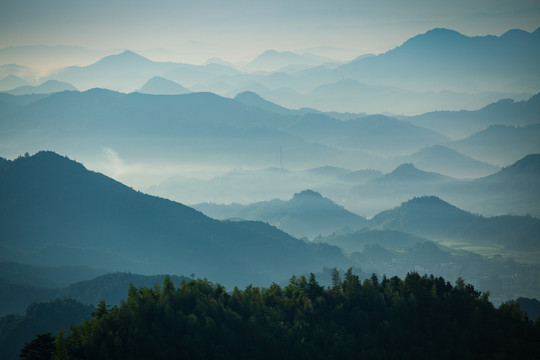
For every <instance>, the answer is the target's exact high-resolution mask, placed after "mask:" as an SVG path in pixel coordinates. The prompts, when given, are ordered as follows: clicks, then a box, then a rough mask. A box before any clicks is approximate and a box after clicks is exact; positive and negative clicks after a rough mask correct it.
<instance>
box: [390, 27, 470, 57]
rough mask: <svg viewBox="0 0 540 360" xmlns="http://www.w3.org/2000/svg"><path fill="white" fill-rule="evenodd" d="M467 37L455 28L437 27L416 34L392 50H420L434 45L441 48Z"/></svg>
mask: <svg viewBox="0 0 540 360" xmlns="http://www.w3.org/2000/svg"><path fill="white" fill-rule="evenodd" d="M467 38H468V37H467V36H465V35H463V34H460V33H459V32H457V31H455V30H450V29H445V28H435V29H432V30H429V31H427V32H426V33H424V34H420V35H416V36H414V37H412V38H410V39H409V40H407V41H405V42H404V43H403V45H401V46H399V47H397V48H396V49H394V50H390V52H394V51H403V50H406V49H411V50H414V51H418V50H420V49H426V47H433V46H435V47H436V48H439V49H440V48H445V47H447V46H448V45H450V44H453V43H456V42H459V41H462V40H464V39H467Z"/></svg>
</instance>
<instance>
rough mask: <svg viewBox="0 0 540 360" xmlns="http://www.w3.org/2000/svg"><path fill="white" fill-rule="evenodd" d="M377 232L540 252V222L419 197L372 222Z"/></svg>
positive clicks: (434, 198)
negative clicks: (484, 213)
mask: <svg viewBox="0 0 540 360" xmlns="http://www.w3.org/2000/svg"><path fill="white" fill-rule="evenodd" d="M370 226H371V227H372V228H376V229H388V230H398V231H404V232H408V233H412V234H416V235H419V236H424V237H427V238H431V239H439V240H452V239H454V240H467V241H470V242H472V243H483V242H484V243H494V244H500V245H503V246H505V247H506V248H508V249H515V250H522V251H528V250H534V251H538V250H540V235H539V234H540V219H536V218H532V217H527V216H497V217H489V218H484V217H482V216H479V215H474V214H471V213H469V212H466V211H463V210H461V209H458V208H457V207H455V206H453V205H450V204H448V203H446V202H444V201H442V200H441V199H439V198H437V197H434V196H431V197H419V198H414V199H412V200H409V201H407V202H405V203H403V204H401V206H399V207H397V208H394V209H391V210H387V211H383V212H382V213H380V214H377V215H376V216H375V217H373V219H371V220H370Z"/></svg>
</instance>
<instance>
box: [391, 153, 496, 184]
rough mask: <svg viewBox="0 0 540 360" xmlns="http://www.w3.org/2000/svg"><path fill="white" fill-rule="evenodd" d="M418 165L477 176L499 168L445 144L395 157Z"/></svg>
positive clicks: (453, 174)
mask: <svg viewBox="0 0 540 360" xmlns="http://www.w3.org/2000/svg"><path fill="white" fill-rule="evenodd" d="M395 160H396V161H397V162H400V163H405V162H409V163H412V164H414V165H415V166H416V167H418V168H421V169H424V170H427V171H433V172H438V173H441V174H446V175H449V176H452V177H461V178H476V177H480V176H486V175H488V174H492V173H494V172H496V171H497V170H499V168H498V167H497V166H494V165H491V164H488V163H485V162H482V161H478V160H475V159H473V158H471V157H468V156H466V155H463V154H460V153H459V152H457V151H456V150H453V149H450V148H448V147H446V146H443V145H433V146H429V147H427V148H424V149H422V150H420V151H418V152H416V153H414V154H411V155H409V156H405V157H399V158H396V159H395Z"/></svg>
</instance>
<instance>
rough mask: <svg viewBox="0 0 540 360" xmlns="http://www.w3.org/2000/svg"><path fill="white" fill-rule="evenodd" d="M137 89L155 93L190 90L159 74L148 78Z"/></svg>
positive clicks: (141, 91)
mask: <svg viewBox="0 0 540 360" xmlns="http://www.w3.org/2000/svg"><path fill="white" fill-rule="evenodd" d="M137 91H138V92H140V93H143V94H155V95H180V94H187V93H189V92H190V91H189V89H187V88H185V87H183V86H182V85H180V84H178V83H176V82H174V81H172V80H169V79H166V78H163V77H161V76H154V77H152V78H150V79H149V80H148V81H147V82H146V83H144V85H143V86H142V87H141V88H140V89H139V90H137Z"/></svg>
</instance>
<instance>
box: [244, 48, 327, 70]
mask: <svg viewBox="0 0 540 360" xmlns="http://www.w3.org/2000/svg"><path fill="white" fill-rule="evenodd" d="M331 61H332V60H330V59H327V58H324V57H321V56H316V55H312V54H297V53H294V52H290V51H276V50H268V51H265V52H264V53H262V54H261V55H259V56H257V57H256V58H255V59H253V60H252V61H251V62H249V63H248V64H247V65H245V66H244V67H243V70H245V71H248V72H253V71H276V70H279V69H281V68H284V67H286V66H290V65H311V66H314V65H321V64H323V63H325V62H331Z"/></svg>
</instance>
